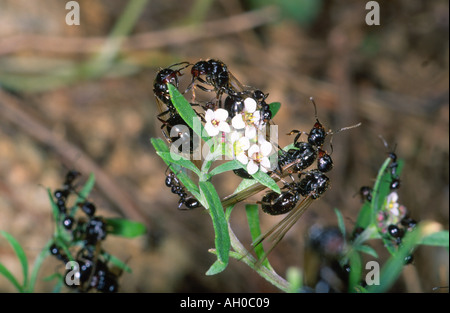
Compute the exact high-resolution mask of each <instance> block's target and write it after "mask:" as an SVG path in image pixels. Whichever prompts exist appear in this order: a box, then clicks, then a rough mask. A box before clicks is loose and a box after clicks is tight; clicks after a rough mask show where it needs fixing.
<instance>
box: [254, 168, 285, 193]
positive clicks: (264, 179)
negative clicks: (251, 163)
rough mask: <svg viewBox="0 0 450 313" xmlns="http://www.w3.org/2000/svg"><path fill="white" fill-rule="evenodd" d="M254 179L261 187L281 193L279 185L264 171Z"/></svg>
mask: <svg viewBox="0 0 450 313" xmlns="http://www.w3.org/2000/svg"><path fill="white" fill-rule="evenodd" d="M252 177H253V178H254V179H255V180H256V181H258V182H259V183H260V184H261V185H264V186H266V187H268V188H270V189H272V190H273V191H275V192H277V193H281V190H280V186H278V185H277V183H276V182H275V181H274V180H273V179H272V177H270V176H269V175H267V174H266V173H264V172H263V171H257V172H256V173H255V174H253V175H252Z"/></svg>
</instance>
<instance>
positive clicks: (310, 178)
mask: <svg viewBox="0 0 450 313" xmlns="http://www.w3.org/2000/svg"><path fill="white" fill-rule="evenodd" d="M302 176H303V178H302ZM299 178H300V181H299V182H298V183H294V184H295V185H289V186H288V188H290V189H291V192H290V194H289V193H285V194H284V196H283V194H282V195H281V196H280V198H279V200H281V202H276V201H275V202H273V201H272V204H273V206H274V207H272V208H271V207H270V203H269V204H268V205H267V204H266V205H267V207H266V210H270V209H274V210H273V212H274V213H276V211H277V209H286V210H287V211H288V212H289V213H288V215H287V216H286V217H285V218H283V219H282V220H281V221H280V222H279V223H277V224H276V225H275V226H274V227H272V228H271V229H270V230H269V231H267V232H266V233H265V234H263V235H261V236H259V237H258V238H257V239H256V240H255V241H254V242H253V243H252V246H253V247H256V246H258V245H259V244H261V243H262V242H263V241H264V240H265V239H267V238H269V240H271V241H272V244H271V246H270V247H269V249H268V250H267V252H266V253H265V256H264V257H263V258H261V259H260V260H259V262H258V263H259V264H260V263H261V262H262V261H263V260H264V259H265V258H266V257H267V255H268V254H269V253H270V252H271V251H272V250H273V249H274V248H275V246H276V245H277V244H278V242H280V240H281V239H283V237H284V235H285V234H286V233H287V232H288V231H289V229H291V227H292V226H293V225H294V224H295V223H296V222H297V221H298V219H299V218H300V217H301V216H302V215H303V213H304V212H306V209H307V208H308V207H309V206H310V205H311V203H312V202H313V201H314V200H316V199H318V198H320V197H321V196H322V195H323V194H324V193H325V191H326V190H327V189H328V188H329V185H330V179H329V178H328V177H327V176H326V175H325V174H324V173H322V172H320V171H319V170H317V169H313V170H310V171H308V172H306V173H302V174H299ZM296 193H299V194H300V195H301V196H303V197H304V198H303V199H302V200H301V201H300V202H298V200H297V201H296V199H297V196H298V195H296ZM266 196H267V195H266ZM273 197H274V195H271V196H270V199H269V200H273V199H271V198H273ZM283 200H286V202H285V204H284V205H283ZM275 206H276V207H275ZM291 206H293V208H290V207H291ZM288 209H289V210H288Z"/></svg>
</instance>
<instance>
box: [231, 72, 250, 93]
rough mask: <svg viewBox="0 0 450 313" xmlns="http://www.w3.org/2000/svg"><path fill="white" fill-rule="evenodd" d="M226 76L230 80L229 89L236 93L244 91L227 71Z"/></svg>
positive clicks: (242, 86)
mask: <svg viewBox="0 0 450 313" xmlns="http://www.w3.org/2000/svg"><path fill="white" fill-rule="evenodd" d="M228 76H229V78H230V81H229V84H230V87H231V89H233V90H234V91H236V92H242V91H245V89H246V88H245V87H244V85H242V83H241V82H240V81H239V80H238V79H237V78H236V77H235V76H234V75H233V74H232V73H231V72H230V71H228Z"/></svg>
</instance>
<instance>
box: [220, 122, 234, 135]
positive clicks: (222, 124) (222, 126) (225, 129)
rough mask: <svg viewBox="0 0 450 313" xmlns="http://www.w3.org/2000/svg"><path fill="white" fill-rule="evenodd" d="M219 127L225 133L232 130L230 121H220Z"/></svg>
mask: <svg viewBox="0 0 450 313" xmlns="http://www.w3.org/2000/svg"><path fill="white" fill-rule="evenodd" d="M217 129H218V130H220V131H222V132H225V133H229V132H230V130H231V129H230V125H228V123H226V122H220V123H219V125H218V126H217Z"/></svg>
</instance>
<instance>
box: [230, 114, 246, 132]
mask: <svg viewBox="0 0 450 313" xmlns="http://www.w3.org/2000/svg"><path fill="white" fill-rule="evenodd" d="M231 125H233V127H234V128H235V129H242V128H244V127H245V123H244V120H243V119H242V114H237V115H235V116H234V117H233V119H232V120H231Z"/></svg>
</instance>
